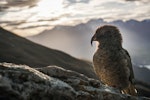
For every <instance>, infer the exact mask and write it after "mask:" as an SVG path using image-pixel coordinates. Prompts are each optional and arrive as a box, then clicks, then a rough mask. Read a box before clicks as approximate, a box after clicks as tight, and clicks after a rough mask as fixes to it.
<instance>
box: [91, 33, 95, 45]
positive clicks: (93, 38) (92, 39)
mask: <svg viewBox="0 0 150 100" xmlns="http://www.w3.org/2000/svg"><path fill="white" fill-rule="evenodd" d="M93 41H96V37H95V35H94V36H93V37H92V38H91V45H92V43H93Z"/></svg>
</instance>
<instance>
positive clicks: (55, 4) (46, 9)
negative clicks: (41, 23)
mask: <svg viewBox="0 0 150 100" xmlns="http://www.w3.org/2000/svg"><path fill="white" fill-rule="evenodd" d="M62 8H63V0H41V1H40V2H39V3H38V4H37V7H36V10H37V11H38V12H39V13H40V14H42V15H43V16H47V15H49V14H50V13H54V12H58V11H61V10H62Z"/></svg>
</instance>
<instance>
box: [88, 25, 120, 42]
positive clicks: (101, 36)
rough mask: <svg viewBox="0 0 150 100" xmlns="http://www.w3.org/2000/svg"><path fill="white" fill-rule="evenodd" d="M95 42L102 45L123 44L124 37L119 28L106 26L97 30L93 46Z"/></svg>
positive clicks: (93, 38)
mask: <svg viewBox="0 0 150 100" xmlns="http://www.w3.org/2000/svg"><path fill="white" fill-rule="evenodd" d="M93 41H98V42H99V43H100V44H106V43H107V44H115V43H116V44H121V43H122V36H121V34H120V32H119V30H118V29H117V27H115V26H112V25H104V26H102V27H99V28H98V29H97V30H96V32H95V34H94V36H93V37H92V38H91V45H92V42H93Z"/></svg>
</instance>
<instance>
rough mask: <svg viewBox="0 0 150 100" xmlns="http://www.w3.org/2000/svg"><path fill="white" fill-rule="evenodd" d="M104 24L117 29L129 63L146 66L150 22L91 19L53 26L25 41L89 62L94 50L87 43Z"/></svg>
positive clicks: (148, 59)
mask: <svg viewBox="0 0 150 100" xmlns="http://www.w3.org/2000/svg"><path fill="white" fill-rule="evenodd" d="M104 24H112V25H115V26H117V27H118V28H119V29H120V31H121V33H122V35H123V46H124V48H125V49H127V50H128V51H129V53H130V55H131V57H132V58H133V59H132V61H134V62H135V63H139V64H145V63H146V64H150V63H149V62H150V53H149V51H150V45H149V42H150V40H149V37H150V28H149V26H150V20H143V21H136V20H129V21H126V22H124V21H122V20H117V21H113V22H105V21H104V20H102V19H93V20H90V21H88V22H87V23H84V24H83V23H81V24H79V25H76V26H56V27H55V28H54V29H52V30H45V31H43V32H42V33H40V34H38V35H35V36H31V37H27V38H28V39H30V40H31V41H34V42H36V43H39V44H42V45H44V46H47V47H50V48H55V49H58V50H61V51H64V52H67V53H69V54H71V55H73V56H75V57H79V58H85V59H89V60H92V56H93V53H94V51H95V50H94V49H95V48H94V47H91V45H90V39H91V37H92V35H93V34H94V32H95V30H96V28H97V27H99V26H101V25H104Z"/></svg>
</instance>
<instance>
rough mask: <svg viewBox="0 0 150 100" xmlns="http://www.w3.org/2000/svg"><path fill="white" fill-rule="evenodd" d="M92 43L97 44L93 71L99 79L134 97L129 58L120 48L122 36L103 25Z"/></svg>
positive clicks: (108, 26) (116, 30)
mask: <svg viewBox="0 0 150 100" xmlns="http://www.w3.org/2000/svg"><path fill="white" fill-rule="evenodd" d="M93 41H98V42H99V45H98V49H97V51H96V52H95V54H94V56H93V65H94V70H95V72H96V74H97V76H98V77H99V79H100V80H101V81H102V82H103V83H104V84H107V85H108V86H112V87H115V88H118V89H120V90H121V91H123V92H124V93H126V94H130V95H136V90H135V87H134V85H133V79H134V74H133V69H132V64H131V58H130V56H129V54H128V52H127V51H126V50H125V49H123V48H122V36H121V34H120V32H119V30H118V29H117V27H115V26H111V25H105V26H102V27H100V28H98V29H97V30H96V33H95V34H94V36H93V37H92V39H91V43H92V42H93Z"/></svg>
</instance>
